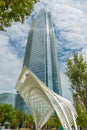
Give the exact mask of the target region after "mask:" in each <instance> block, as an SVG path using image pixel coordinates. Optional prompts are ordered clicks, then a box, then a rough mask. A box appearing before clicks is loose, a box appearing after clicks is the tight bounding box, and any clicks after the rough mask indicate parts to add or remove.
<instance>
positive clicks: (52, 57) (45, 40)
mask: <svg viewBox="0 0 87 130" xmlns="http://www.w3.org/2000/svg"><path fill="white" fill-rule="evenodd" d="M24 65H26V66H27V67H28V68H29V69H30V70H31V71H32V72H33V73H34V74H35V75H36V76H37V77H38V78H39V79H40V80H41V81H42V82H44V83H45V84H46V85H47V86H48V87H49V88H51V89H52V90H53V91H54V92H56V93H57V94H60V95H61V94H62V92H61V84H60V76H59V67H58V59H57V51H56V40H55V34H54V28H53V24H52V20H51V15H50V13H47V12H45V11H44V10H42V11H41V12H40V13H39V15H38V16H37V17H36V18H35V19H34V20H33V22H32V25H31V29H30V32H29V36H28V41H27V46H26V51H25V57H24V63H23V66H24Z"/></svg>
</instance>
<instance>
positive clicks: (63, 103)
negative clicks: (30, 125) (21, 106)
mask: <svg viewBox="0 0 87 130" xmlns="http://www.w3.org/2000/svg"><path fill="white" fill-rule="evenodd" d="M16 90H17V91H18V92H19V94H20V95H21V96H22V98H23V99H24V101H25V102H26V104H27V105H28V106H29V108H30V109H31V112H32V116H33V119H34V122H35V126H36V130H40V129H41V128H42V127H43V125H44V124H45V123H46V122H47V121H48V119H49V118H50V116H51V115H52V113H53V112H54V111H55V112H56V113H57V115H58V117H59V119H60V121H61V124H62V126H63V128H64V130H72V126H74V127H75V130H77V125H76V117H77V114H76V111H75V109H74V107H73V105H72V104H71V103H70V102H69V101H68V100H66V99H65V98H63V97H61V96H59V95H57V94H56V93H54V92H53V91H52V90H51V89H49V88H48V87H47V86H46V85H45V84H44V83H43V82H42V81H41V80H40V79H38V78H37V77H36V76H35V75H34V74H33V73H32V72H31V71H30V70H29V69H28V68H27V67H26V66H24V68H23V69H22V72H21V74H20V76H19V79H18V81H17V84H16Z"/></svg>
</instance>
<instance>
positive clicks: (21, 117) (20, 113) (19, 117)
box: [16, 110, 26, 128]
mask: <svg viewBox="0 0 87 130" xmlns="http://www.w3.org/2000/svg"><path fill="white" fill-rule="evenodd" d="M16 116H17V121H18V126H19V128H23V127H26V123H25V119H26V113H25V112H23V111H21V110H18V111H16Z"/></svg>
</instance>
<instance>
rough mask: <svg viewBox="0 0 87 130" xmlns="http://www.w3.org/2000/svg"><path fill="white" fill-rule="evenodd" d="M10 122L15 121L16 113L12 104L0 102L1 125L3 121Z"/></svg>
mask: <svg viewBox="0 0 87 130" xmlns="http://www.w3.org/2000/svg"><path fill="white" fill-rule="evenodd" d="M6 121H7V122H9V123H12V122H14V121H16V113H15V110H14V108H13V107H12V105H9V104H0V123H1V125H3V124H4V123H5V122H6Z"/></svg>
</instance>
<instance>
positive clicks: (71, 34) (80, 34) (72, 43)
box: [0, 0, 87, 100]
mask: <svg viewBox="0 0 87 130" xmlns="http://www.w3.org/2000/svg"><path fill="white" fill-rule="evenodd" d="M43 8H44V9H45V10H46V11H50V12H51V15H52V21H53V25H54V28H55V34H56V41H57V50H58V53H57V54H58V59H59V65H60V76H61V83H62V89H63V96H64V97H66V98H67V99H69V100H71V93H70V92H69V87H70V85H69V82H68V78H67V77H66V76H65V74H64V72H65V59H66V57H72V52H73V51H77V52H79V53H81V54H83V56H84V59H85V60H86V59H87V0H83V1H82V0H51V1H50V0H41V2H39V3H37V4H35V6H34V11H33V12H32V14H31V16H30V17H29V18H28V19H26V20H25V22H24V24H20V23H13V24H12V26H11V27H9V28H7V32H0V92H5V91H6V92H7V91H9V92H15V85H16V82H17V79H18V76H19V74H20V72H21V68H22V64H23V58H24V52H25V46H26V43H27V36H28V32H29V29H30V24H31V22H32V19H33V18H34V17H35V16H36V15H37V14H38V12H39V11H40V10H41V9H43Z"/></svg>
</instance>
